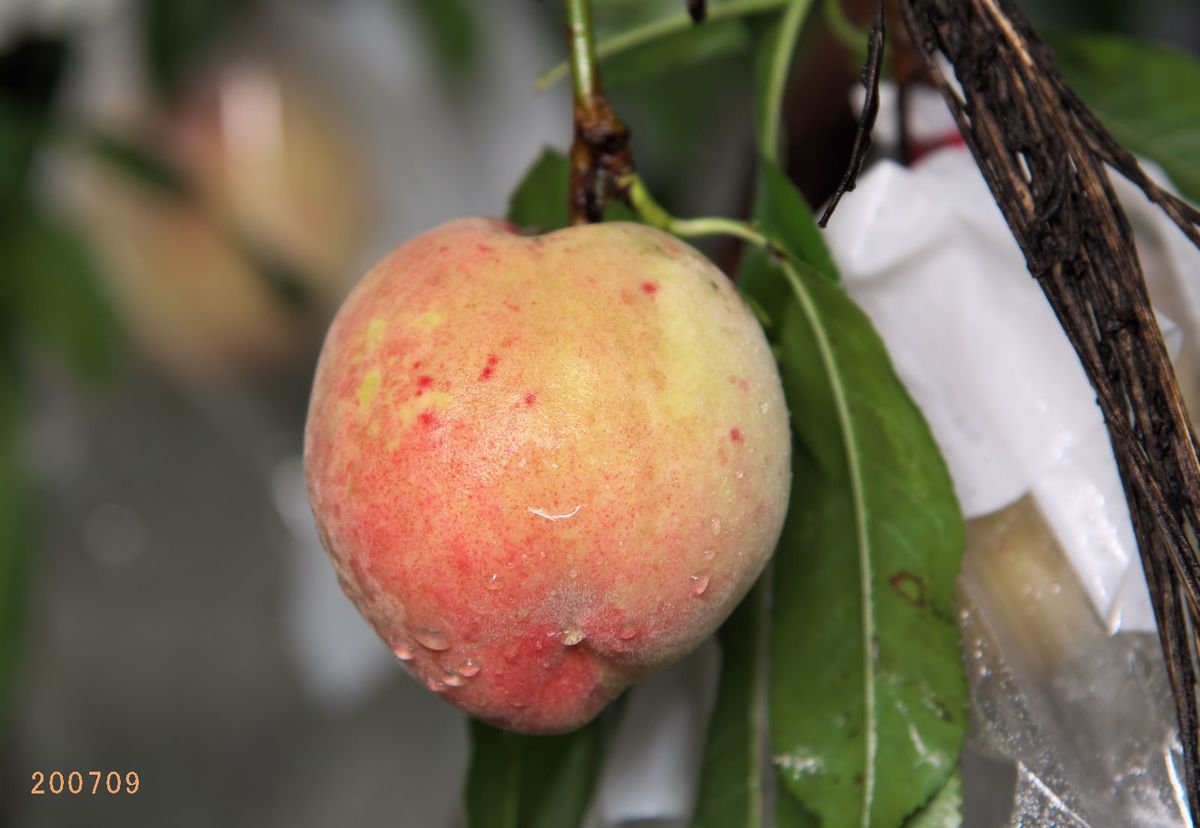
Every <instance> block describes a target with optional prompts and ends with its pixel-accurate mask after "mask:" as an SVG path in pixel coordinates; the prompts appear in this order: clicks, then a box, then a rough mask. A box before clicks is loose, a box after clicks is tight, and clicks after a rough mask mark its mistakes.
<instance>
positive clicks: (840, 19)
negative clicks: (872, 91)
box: [822, 0, 868, 63]
mask: <svg viewBox="0 0 1200 828" xmlns="http://www.w3.org/2000/svg"><path fill="white" fill-rule="evenodd" d="M822 10H823V11H824V12H825V22H826V23H827V24H828V25H829V30H830V31H831V32H833V34H834V36H835V37H837V39H838V40H840V41H842V43H843V44H845V45H846V46H847V47H848V48H850V49H852V50H854V54H856V55H858V57H859V62H860V63H863V62H865V61H866V56H867V54H866V47H865V44H866V42H867V34H868V32H867V30H866V29H860V28H858V26H855V25H854V24H853V23H852V22H851V21H850V18H848V17H846V10H845V9H843V8H842V0H825V2H824V3H823V4H822Z"/></svg>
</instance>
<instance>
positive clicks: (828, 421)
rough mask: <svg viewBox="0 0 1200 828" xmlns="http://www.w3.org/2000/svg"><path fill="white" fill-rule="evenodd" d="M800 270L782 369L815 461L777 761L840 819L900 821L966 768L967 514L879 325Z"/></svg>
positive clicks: (777, 702)
mask: <svg viewBox="0 0 1200 828" xmlns="http://www.w3.org/2000/svg"><path fill="white" fill-rule="evenodd" d="M784 274H785V276H786V278H787V281H788V284H789V287H790V288H791V290H792V293H793V295H794V297H795V301H794V304H791V305H789V306H788V307H787V308H785V309H784V312H783V318H782V323H781V325H782V330H781V337H780V346H781V350H782V359H781V368H782V373H783V377H784V388H785V391H786V393H787V398H788V405H789V408H790V410H791V412H792V421H793V427H794V430H795V438H796V447H795V451H796V454H797V455H798V456H799V457H801V458H804V459H803V460H801V461H800V462H799V464H798V471H797V474H796V475H795V477H794V480H793V489H792V505H791V510H790V512H789V515H788V520H787V524H786V526H785V528H784V535H783V538H782V540H781V543H780V552H779V553H778V555H777V559H776V591H775V605H774V606H775V614H774V618H773V650H772V662H771V663H772V674H771V733H772V739H773V743H774V750H775V761H776V764H777V766H778V768H779V771H780V776H781V779H782V780H783V783H784V784H785V785H786V786H787V787H788V788H789V790H790V791H791V792H792V794H794V795H795V796H796V797H797V799H798V800H799V801H800V802H802V803H803V804H804V806H805V807H806V808H807V809H808V810H810V811H812V812H813V813H814V814H816V815H818V816H819V817H820V818H821V819H822V820H823V821H824V824H826V825H829V826H834V825H838V826H840V825H871V826H873V828H893V826H898V825H900V824H901V822H902V821H903V819H904V818H905V817H906V816H907V815H908V814H911V813H913V812H914V811H915V810H916V809H917V808H919V807H921V806H922V805H924V804H925V803H926V802H927V801H929V799H930V798H931V797H932V796H933V795H934V794H935V793H936V792H937V791H938V790H939V789H940V788H941V787H942V785H943V784H944V783H945V781H946V779H947V777H948V776H949V775H950V774H951V773H952V772H953V771H954V768H955V767H956V764H957V759H958V751H959V747H960V745H961V741H962V736H963V727H964V718H965V714H964V710H965V705H966V686H965V682H964V678H963V668H962V663H961V660H960V651H959V641H958V630H957V628H956V626H955V623H954V614H953V600H954V578H955V576H956V575H957V573H958V567H959V558H960V555H961V551H962V544H963V525H962V517H961V515H960V513H959V510H958V505H957V501H956V500H955V497H954V491H953V489H952V487H951V483H950V478H949V475H948V474H947V472H946V468H945V465H944V463H943V462H942V459H941V456H940V454H939V453H938V449H937V446H936V444H935V443H934V442H933V438H932V436H931V435H930V433H929V429H928V427H927V426H926V424H925V421H924V419H923V418H922V417H921V414H920V412H919V411H918V410H917V408H916V406H915V405H913V403H912V401H911V400H910V399H909V397H908V395H907V393H906V392H905V390H904V388H903V386H902V385H901V384H900V382H899V380H898V379H897V378H896V376H895V374H894V373H893V371H892V368H891V364H890V362H889V360H888V357H887V353H886V351H885V350H884V347H883V343H882V342H881V341H880V340H879V337H878V336H877V335H876V334H875V331H874V329H873V328H872V327H871V324H870V322H869V321H868V320H867V318H866V317H865V316H864V315H863V313H862V312H861V311H860V310H859V309H858V308H857V307H856V306H855V305H854V303H853V302H851V301H850V299H849V298H848V297H847V296H846V295H845V293H843V292H842V290H841V288H840V287H839V286H837V285H835V284H833V283H832V282H830V281H829V279H827V278H826V277H824V276H823V275H821V274H819V273H817V272H816V271H815V270H813V269H812V268H810V267H807V266H803V265H785V267H784Z"/></svg>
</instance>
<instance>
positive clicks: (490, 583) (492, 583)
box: [487, 572, 500, 592]
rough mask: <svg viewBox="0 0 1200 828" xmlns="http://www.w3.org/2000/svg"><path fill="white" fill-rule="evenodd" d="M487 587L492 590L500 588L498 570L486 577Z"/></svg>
mask: <svg viewBox="0 0 1200 828" xmlns="http://www.w3.org/2000/svg"><path fill="white" fill-rule="evenodd" d="M487 588H488V589H489V590H491V591H492V592H495V591H496V590H498V589H500V574H499V573H498V572H493V573H492V574H491V576H490V577H489V578H488V579H487Z"/></svg>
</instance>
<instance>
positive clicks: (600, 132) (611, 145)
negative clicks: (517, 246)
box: [567, 0, 633, 224]
mask: <svg viewBox="0 0 1200 828" xmlns="http://www.w3.org/2000/svg"><path fill="white" fill-rule="evenodd" d="M567 20H568V22H569V25H570V38H571V77H572V83H573V88H574V92H575V108H574V121H575V137H574V140H573V141H572V143H571V192H570V196H569V198H570V204H569V212H570V216H571V224H587V223H589V222H595V221H600V219H601V217H602V214H603V213H604V207H605V205H606V204H608V201H609V200H610V199H611V198H613V196H615V195H618V194H619V188H618V184H617V183H618V182H619V181H621V180H622V179H623V178H624V177H625V176H627V175H629V174H630V173H631V172H632V171H633V156H632V153H631V152H630V149H629V127H627V126H625V124H624V123H622V122H621V120H620V119H619V118H618V117H617V116H616V113H615V112H613V110H612V107H611V106H609V104H608V99H607V98H606V97H605V95H604V89H603V87H602V86H601V84H600V67H599V64H598V62H597V60H596V49H595V45H594V42H593V38H592V10H591V0H567Z"/></svg>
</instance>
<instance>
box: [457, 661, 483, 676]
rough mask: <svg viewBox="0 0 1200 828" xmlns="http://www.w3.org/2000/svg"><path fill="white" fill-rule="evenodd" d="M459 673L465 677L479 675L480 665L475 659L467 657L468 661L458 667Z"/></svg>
mask: <svg viewBox="0 0 1200 828" xmlns="http://www.w3.org/2000/svg"><path fill="white" fill-rule="evenodd" d="M458 674H459V675H460V676H462V677H463V678H471V677H472V676H477V675H479V665H478V664H476V663H475V661H473V660H471V659H467V661H466V662H465V663H464V664H463V666H461V667H459V668H458Z"/></svg>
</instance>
